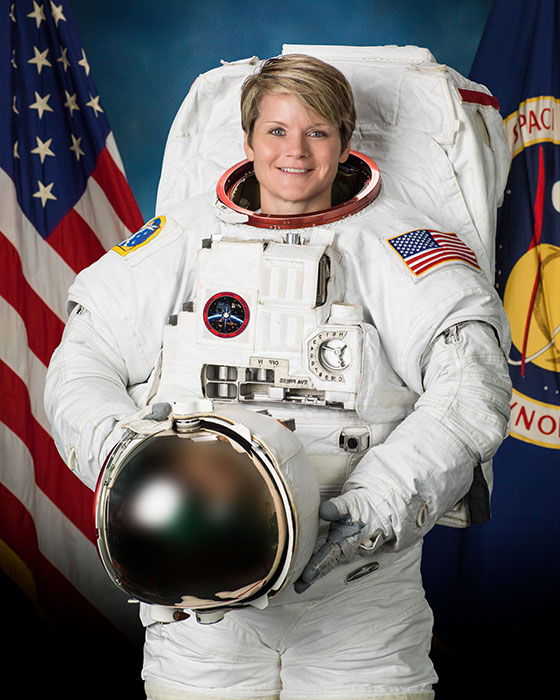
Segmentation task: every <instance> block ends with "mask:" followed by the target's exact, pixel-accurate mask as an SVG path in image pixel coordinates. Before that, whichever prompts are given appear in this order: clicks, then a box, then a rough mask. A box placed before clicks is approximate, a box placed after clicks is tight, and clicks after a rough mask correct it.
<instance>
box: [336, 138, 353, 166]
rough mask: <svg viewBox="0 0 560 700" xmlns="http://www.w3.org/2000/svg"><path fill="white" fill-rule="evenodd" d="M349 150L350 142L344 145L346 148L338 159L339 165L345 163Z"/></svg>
mask: <svg viewBox="0 0 560 700" xmlns="http://www.w3.org/2000/svg"><path fill="white" fill-rule="evenodd" d="M350 148H351V142H350V141H348V143H347V144H346V148H344V149H343V151H342V153H341V154H340V155H339V157H338V162H339V163H345V162H346V160H347V159H348V154H349V153H350Z"/></svg>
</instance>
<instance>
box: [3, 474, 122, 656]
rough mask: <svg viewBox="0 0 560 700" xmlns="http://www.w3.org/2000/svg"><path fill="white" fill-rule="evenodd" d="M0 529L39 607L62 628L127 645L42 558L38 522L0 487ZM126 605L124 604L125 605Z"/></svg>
mask: <svg viewBox="0 0 560 700" xmlns="http://www.w3.org/2000/svg"><path fill="white" fill-rule="evenodd" d="M0 528H1V531H2V540H3V541H4V542H5V544H6V545H7V546H8V547H10V549H12V550H13V551H14V552H17V556H18V557H19V558H20V559H21V560H22V561H23V563H24V564H25V565H26V566H27V567H28V568H29V570H30V571H31V572H32V573H33V576H34V580H35V584H36V590H37V602H38V604H39V607H40V608H41V609H42V610H43V611H44V612H45V613H46V614H47V615H48V616H49V618H50V619H51V620H53V621H55V622H58V624H59V626H61V627H66V626H70V627H74V628H75V630H76V632H78V631H80V630H81V632H82V633H83V631H84V630H87V633H88V635H90V634H92V633H94V634H95V635H96V636H97V635H99V639H106V640H108V641H109V640H113V641H117V640H118V641H119V642H121V643H122V642H125V643H128V640H125V637H124V636H123V635H121V633H120V632H119V630H118V629H117V628H116V627H115V626H114V625H112V624H111V623H110V622H109V621H108V620H107V619H106V618H105V616H104V615H102V614H101V613H100V612H99V611H98V610H97V608H95V607H94V606H93V605H92V604H91V603H90V602H89V601H88V600H87V599H86V598H84V596H83V595H82V594H81V593H80V592H79V591H78V589H77V588H75V586H73V585H72V583H71V582H70V581H69V580H68V579H67V578H66V577H65V576H64V575H63V574H62V573H61V572H60V571H59V570H58V569H57V568H56V567H55V566H54V565H53V564H52V563H51V562H50V561H49V560H48V559H47V558H46V557H45V556H44V555H43V553H42V552H41V550H40V549H39V544H38V541H37V531H36V525H35V522H34V520H33V518H32V516H31V514H30V513H29V511H28V510H27V509H26V508H25V506H24V505H23V504H22V503H21V501H19V499H17V498H16V497H15V496H14V495H13V494H12V493H11V492H10V491H9V490H8V489H7V488H6V487H5V486H3V485H2V484H0ZM123 602H124V601H123Z"/></svg>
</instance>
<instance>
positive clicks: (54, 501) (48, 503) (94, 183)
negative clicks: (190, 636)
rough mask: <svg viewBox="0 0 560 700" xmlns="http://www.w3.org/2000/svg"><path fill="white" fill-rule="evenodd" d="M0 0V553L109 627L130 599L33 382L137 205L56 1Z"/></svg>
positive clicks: (66, 614) (24, 575)
mask: <svg viewBox="0 0 560 700" xmlns="http://www.w3.org/2000/svg"><path fill="white" fill-rule="evenodd" d="M1 8H2V16H1V17H0V28H1V29H0V31H1V42H0V52H1V71H2V76H3V77H2V82H1V84H2V90H1V92H0V94H1V97H0V99H1V100H2V109H1V111H0V115H1V119H2V120H3V124H2V130H1V136H0V142H1V149H0V196H1V205H0V268H1V270H0V324H1V335H0V375H1V383H2V401H0V565H1V568H2V570H3V572H4V574H6V575H7V576H9V577H10V578H11V579H12V580H13V581H15V582H16V584H17V585H18V586H19V587H20V588H21V589H22V590H23V591H25V593H26V594H27V596H28V597H29V599H30V600H31V601H32V602H33V604H34V606H35V607H36V608H37V609H39V610H40V611H41V614H42V615H44V616H46V617H47V618H48V619H51V620H53V621H56V623H57V624H58V623H59V621H60V620H65V621H72V620H73V621H74V622H76V623H77V622H78V621H79V622H80V623H81V624H83V623H84V621H86V620H87V622H88V623H89V624H91V625H92V628H93V627H98V628H99V629H100V630H103V631H104V632H105V631H107V632H108V633H109V634H110V635H111V634H113V633H114V635H115V636H117V637H119V636H122V635H129V634H130V625H131V623H130V620H131V619H132V616H134V617H135V616H136V612H135V611H134V610H133V609H132V608H131V606H126V605H123V600H122V598H121V596H120V593H119V591H118V590H117V589H116V588H115V587H114V585H113V584H112V583H111V582H110V581H109V579H108V577H107V576H106V574H105V573H104V571H103V568H102V566H101V564H100V561H99V558H98V556H97V551H96V546H95V531H94V521H93V515H92V513H93V510H92V508H93V494H92V493H91V492H90V491H89V489H87V487H86V486H84V485H83V484H82V483H81V482H80V481H78V479H77V478H76V477H75V476H74V475H73V474H72V473H71V472H70V470H69V469H68V468H67V467H66V466H65V465H64V464H63V462H62V460H61V458H60V457H59V455H58V453H57V451H56V448H55V446H54V443H53V441H52V439H51V436H50V425H49V423H48V421H47V418H46V416H45V412H44V409H43V385H44V379H45V373H46V368H47V365H48V363H49V360H50V357H51V354H52V352H53V350H54V349H55V347H56V346H57V345H58V343H59V341H60V337H61V334H62V330H63V326H64V323H65V319H66V313H65V299H66V292H67V289H68V287H69V286H70V284H71V282H72V281H73V279H74V277H75V275H76V273H77V272H79V271H80V270H81V269H82V268H84V267H85V266H87V265H89V264H91V263H92V262H94V261H95V260H96V259H97V258H98V257H99V256H100V255H102V254H103V252H104V251H105V250H107V249H108V248H110V247H111V246H113V245H115V244H116V243H118V242H119V241H122V240H123V239H124V238H126V237H128V236H129V235H130V234H131V233H132V232H134V231H135V230H137V229H138V228H139V227H140V226H141V225H142V216H141V213H140V210H139V208H138V206H137V204H136V201H135V199H134V197H133V195H132V193H131V191H130V188H129V186H128V184H127V181H126V178H125V175H124V172H123V166H122V162H121V159H120V157H119V154H118V151H117V147H116V144H115V141H114V138H113V135H112V133H111V130H110V127H109V123H108V121H107V117H106V114H105V111H104V108H103V104H102V102H101V100H100V97H99V94H98V92H97V90H96V87H95V85H94V82H93V80H92V75H91V70H90V66H89V63H88V60H87V56H86V54H85V52H84V49H83V48H82V46H81V44H80V40H79V37H78V32H77V29H76V26H75V23H74V21H73V18H72V16H71V12H70V8H69V6H68V2H67V1H66V0H57V2H53V1H52V0H51V1H49V0H44V1H37V0H17V2H11V3H9V2H6V1H5V0H2V2H1ZM124 638H125V637H123V639H124Z"/></svg>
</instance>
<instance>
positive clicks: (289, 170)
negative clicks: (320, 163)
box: [280, 168, 311, 175]
mask: <svg viewBox="0 0 560 700" xmlns="http://www.w3.org/2000/svg"><path fill="white" fill-rule="evenodd" d="M280 170H281V171H282V172H283V173H289V174H291V175H304V174H305V173H309V172H311V169H310V168H280Z"/></svg>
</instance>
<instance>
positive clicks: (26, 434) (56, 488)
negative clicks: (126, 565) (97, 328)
mask: <svg viewBox="0 0 560 700" xmlns="http://www.w3.org/2000/svg"><path fill="white" fill-rule="evenodd" d="M0 386H2V401H0V421H2V422H3V423H4V424H5V425H6V427H7V428H8V429H9V430H11V431H12V432H13V433H14V434H15V435H17V436H18V438H19V439H20V440H21V441H22V442H23V443H24V444H25V445H26V447H27V449H28V450H29V452H30V453H31V457H32V459H33V462H34V467H35V481H36V483H37V486H38V487H39V488H40V489H41V491H43V493H45V495H47V496H48V497H49V498H50V499H51V501H53V502H54V503H56V504H57V507H58V508H59V509H60V510H61V511H62V512H63V513H64V515H65V516H66V517H67V518H68V519H69V520H70V521H71V522H72V523H73V524H74V525H75V526H76V527H77V528H78V529H79V530H81V532H82V533H83V534H84V535H85V536H86V537H87V538H89V539H90V540H91V541H92V542H95V541H96V533H95V523H94V522H93V515H92V513H93V492H92V491H91V490H90V489H88V487H87V486H86V485H85V484H83V483H82V482H81V481H80V480H79V479H77V478H76V477H75V476H74V475H73V474H72V472H71V471H70V470H69V469H68V467H67V466H66V465H65V464H64V462H63V461H62V458H61V457H60V455H59V453H58V450H57V449H56V446H55V444H54V442H53V440H52V438H51V436H50V435H49V434H48V433H47V431H46V430H45V429H44V428H43V427H42V426H41V424H40V423H39V422H38V421H37V420H36V419H35V417H34V416H33V415H32V412H31V402H30V399H29V391H28V388H27V386H26V385H25V384H24V382H23V381H22V380H21V378H20V377H18V375H17V374H15V372H12V370H11V369H10V368H9V367H8V365H6V364H5V363H4V362H2V360H0Z"/></svg>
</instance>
